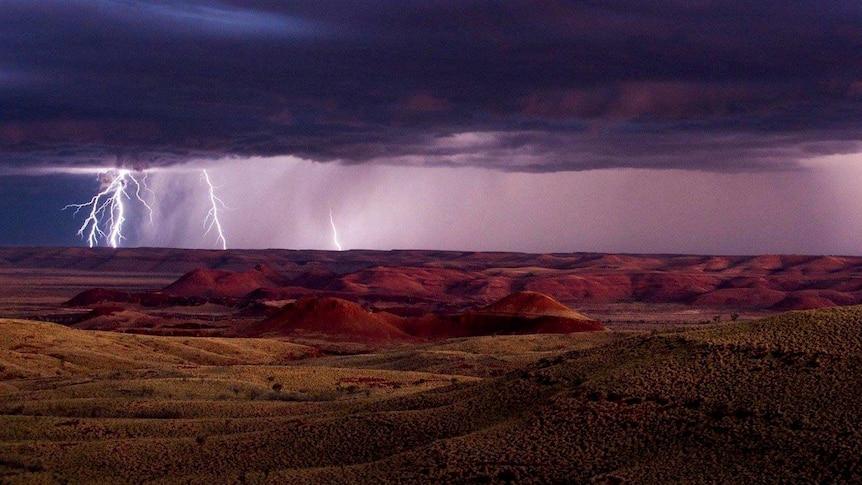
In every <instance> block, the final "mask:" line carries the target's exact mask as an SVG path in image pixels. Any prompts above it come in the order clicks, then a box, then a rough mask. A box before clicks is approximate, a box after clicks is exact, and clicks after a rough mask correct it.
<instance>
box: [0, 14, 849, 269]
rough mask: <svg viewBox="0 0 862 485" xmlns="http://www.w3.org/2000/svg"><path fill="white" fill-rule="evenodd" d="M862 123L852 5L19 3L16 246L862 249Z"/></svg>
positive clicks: (11, 234) (2, 225)
mask: <svg viewBox="0 0 862 485" xmlns="http://www.w3.org/2000/svg"><path fill="white" fill-rule="evenodd" d="M860 125H862V4H860V3H858V2H848V1H846V0H841V1H837V0H836V1H832V0H825V1H822V2H810V1H807V2H803V1H778V0H759V1H756V2H755V1H740V0H717V1H690V0H689V1H678V0H665V1H655V2H642V1H628V0H600V1H593V2H565V1H552V0H547V1H503V2H500V1H469V0H459V1H454V0H452V1H448V0H423V1H397V2H396V1H392V2H367V1H361V2H360V1H358V0H357V1H345V0H320V1H315V2H291V1H287V2H285V1H267V0H250V1H245V2H240V1H196V2H191V1H183V0H161V1H149V0H143V1H138V2H127V1H113V0H64V1H42V2H33V1H24V0H7V1H4V2H2V5H0V244H4V245H9V244H14V245H37V244H38V245H45V244H47V245H69V244H83V242H82V241H81V240H80V239H79V238H78V237H77V236H76V235H75V234H74V233H75V231H76V230H77V228H78V226H79V225H80V224H81V222H83V221H82V219H81V217H80V214H79V217H78V218H77V219H75V218H73V217H72V214H70V213H69V212H68V211H67V212H61V211H60V210H59V209H60V208H62V207H63V206H64V205H65V204H66V203H69V202H81V201H85V200H88V199H89V197H90V196H91V195H92V193H93V192H94V191H97V190H98V189H99V184H98V182H96V180H95V172H96V171H98V170H99V169H107V168H128V169H147V170H150V171H151V176H150V181H151V182H152V184H153V188H154V190H155V192H156V196H157V200H158V202H157V203H156V204H155V205H156V206H157V207H156V209H157V212H158V214H157V215H158V216H159V217H158V218H157V221H156V222H157V223H156V224H153V225H148V224H146V221H145V217H144V216H143V213H142V211H141V208H140V207H134V208H132V209H130V212H129V213H128V214H127V216H128V221H127V231H126V232H127V235H128V238H127V239H126V240H125V241H124V243H123V244H125V245H131V246H137V245H159V246H183V247H214V242H213V240H212V238H211V237H210V236H211V235H209V236H206V237H204V236H203V235H202V234H201V232H202V231H201V230H200V228H201V226H202V220H201V219H202V218H203V217H205V216H206V210H207V208H206V203H207V200H206V198H205V197H203V196H202V194H204V192H202V189H203V187H202V185H201V181H200V177H199V172H197V171H195V170H194V169H199V168H209V169H210V174H211V175H212V177H213V178H214V179H215V181H216V184H217V185H219V187H218V191H219V194H220V195H221V197H222V198H223V199H224V200H225V202H226V203H227V204H228V205H229V206H231V207H232V209H233V210H231V211H224V212H223V216H222V217H223V222H224V226H225V230H226V232H227V235H228V243H229V245H230V246H231V247H286V248H308V247H320V248H329V247H332V246H333V245H332V241H331V230H330V228H329V217H328V216H329V208H330V207H331V208H332V211H333V216H334V219H335V221H336V223H337V226H338V229H339V233H340V236H341V239H342V242H343V243H344V245H345V246H346V247H353V248H380V249H389V248H407V247H411V248H414V247H419V248H439V249H476V250H523V251H580V250H584V251H626V252H686V253H766V252H773V253H774V252H782V253H832V254H836V253H842V254H860V251H859V250H858V249H856V248H859V247H862V245H860V243H862V238H860V237H857V236H856V234H857V233H860V232H862V231H860V230H859V229H862V228H860V221H859V220H858V219H860V218H862V217H860V216H857V214H858V213H859V212H860V211H859V210H858V209H859V208H862V196H859V195H857V190H856V184H855V181H857V180H860V178H862V177H860V176H862V170H860V169H859V168H857V167H859V166H860V162H862V158H860V155H857V154H859V153H862V135H860V133H862V130H860V128H862V126H860ZM46 172H47V173H49V175H45V173H46ZM37 173H38V174H42V175H39V176H35V175H33V174H37ZM204 195H205V194H204Z"/></svg>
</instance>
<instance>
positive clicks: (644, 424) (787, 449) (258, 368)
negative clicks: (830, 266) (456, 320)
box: [0, 307, 862, 483]
mask: <svg viewBox="0 0 862 485" xmlns="http://www.w3.org/2000/svg"><path fill="white" fill-rule="evenodd" d="M860 369H862V307H845V308H836V309H828V310H817V311H807V312H792V313H787V314H784V315H780V316H777V317H772V318H768V319H763V320H754V321H745V322H736V323H724V324H717V325H710V326H702V327H698V328H690V329H676V330H670V331H665V332H652V333H636V332H632V333H625V332H599V333H584V334H573V335H547V336H535V335H530V336H505V337H480V338H473V339H456V340H450V341H446V342H442V343H437V344H423V345H417V346H412V347H408V346H405V347H400V348H394V349H391V350H386V351H380V352H378V353H374V354H365V355H353V356H320V355H317V353H316V351H315V349H313V348H310V347H306V346H303V345H298V344H293V343H288V342H281V341H275V340H264V339H218V338H179V337H145V336H135V335H126V334H111V333H104V332H91V331H78V330H70V329H68V328H65V327H62V326H58V325H52V324H43V323H34V322H24V321H9V320H6V321H0V376H2V380H0V481H2V482H4V483H6V482H8V483H39V482H43V483H64V482H67V483H94V482H98V483H140V482H147V483H214V482H227V483H230V482H235V483H387V482H390V483H439V482H450V483H451V482H455V483H462V482H468V483H469V482H477V483H506V482H513V481H516V482H519V483H553V482H575V483H590V482H592V483H685V482H689V483H703V482H715V483H779V482H785V483H791V482H792V483H800V482H801V483H805V482H808V483H811V482H821V483H824V482H825V483H835V482H839V483H840V482H848V483H849V482H859V481H860V480H862V463H860V455H862V418H860V410H862V406H860V405H859V396H860V395H862V370H860Z"/></svg>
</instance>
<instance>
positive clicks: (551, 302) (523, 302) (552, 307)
mask: <svg viewBox="0 0 862 485" xmlns="http://www.w3.org/2000/svg"><path fill="white" fill-rule="evenodd" d="M477 313H479V314H482V315H493V316H498V315H499V316H506V317H528V318H534V317H562V318H571V319H573V320H589V319H588V318H587V317H585V316H583V315H581V314H580V313H577V312H575V311H574V310H572V309H571V308H569V307H567V306H566V305H563V304H562V303H560V302H558V301H557V300H555V299H553V298H551V297H550V296H548V295H544V294H542V293H537V292H535V291H519V292H517V293H512V294H511V295H508V296H505V297H503V298H501V299H500V300H497V301H496V302H494V303H491V304H490V305H488V306H486V307H485V308H483V309H481V310H480V311H479V312H477Z"/></svg>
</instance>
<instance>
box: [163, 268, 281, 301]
mask: <svg viewBox="0 0 862 485" xmlns="http://www.w3.org/2000/svg"><path fill="white" fill-rule="evenodd" d="M284 282H286V279H284V278H283V277H282V276H280V275H278V274H277V273H276V274H273V271H272V270H271V269H269V268H268V267H262V266H258V267H256V268H255V269H252V270H250V271H244V272H242V273H237V272H233V271H224V270H217V269H196V270H193V271H190V272H189V273H186V274H185V275H183V276H182V277H181V278H180V279H178V280H177V281H175V282H174V283H172V284H171V285H169V286H168V287H166V288H165V292H166V293H169V294H171V295H177V296H197V297H202V298H242V297H244V296H245V295H247V294H249V293H251V292H252V291H254V290H256V289H258V288H262V287H267V286H278V284H279V283H284Z"/></svg>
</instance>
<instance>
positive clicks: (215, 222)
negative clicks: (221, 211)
mask: <svg viewBox="0 0 862 485" xmlns="http://www.w3.org/2000/svg"><path fill="white" fill-rule="evenodd" d="M201 172H202V174H203V179H204V180H205V181H206V184H207V187H209V194H210V210H209V212H208V213H207V216H206V218H205V219H204V227H205V228H206V230H207V232H206V233H205V234H204V235H206V234H209V233H210V231H212V230H213V228H215V230H216V232H217V233H218V237H217V238H216V242H218V243H219V244H221V248H222V249H227V241H226V240H225V238H224V231H223V230H222V227H221V221H219V218H218V206H219V205H221V206H222V207H223V208H225V209H227V205H225V203H224V201H222V200H221V199H219V198H218V197H217V196H216V195H215V189H216V188H215V187H214V186H213V184H212V182H211V181H210V174H209V173H207V171H206V170H205V169H204V170H201Z"/></svg>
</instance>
